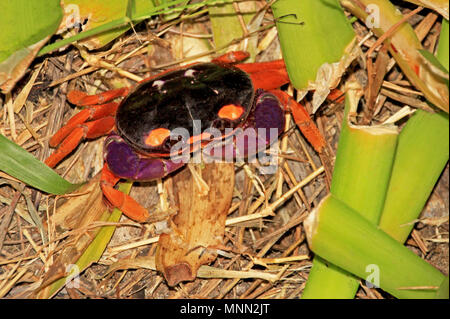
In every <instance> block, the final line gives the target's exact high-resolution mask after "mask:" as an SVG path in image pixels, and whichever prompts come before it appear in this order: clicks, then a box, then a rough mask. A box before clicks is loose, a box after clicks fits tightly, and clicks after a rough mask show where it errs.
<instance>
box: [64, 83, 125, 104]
mask: <svg viewBox="0 0 450 319" xmlns="http://www.w3.org/2000/svg"><path fill="white" fill-rule="evenodd" d="M129 92H130V89H129V88H126V87H124V88H120V89H115V90H109V91H105V92H102V93H99V94H94V95H88V94H86V93H84V92H82V91H78V90H74V91H70V92H69V94H67V99H68V100H69V102H70V103H72V104H75V105H78V106H88V105H95V104H103V103H106V102H108V101H111V100H114V99H116V98H118V97H124V96H127V95H128V93H129Z"/></svg>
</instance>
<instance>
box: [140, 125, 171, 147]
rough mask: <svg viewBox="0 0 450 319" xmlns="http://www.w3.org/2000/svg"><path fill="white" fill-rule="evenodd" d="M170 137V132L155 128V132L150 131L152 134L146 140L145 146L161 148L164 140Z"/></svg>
mask: <svg viewBox="0 0 450 319" xmlns="http://www.w3.org/2000/svg"><path fill="white" fill-rule="evenodd" d="M169 136H170V130H168V129H166V128H163V127H160V128H155V129H154V130H152V131H150V134H148V136H147V138H146V139H145V144H147V145H148V146H154V147H156V146H159V145H161V144H162V143H163V142H164V140H165V139H166V138H167V137H169Z"/></svg>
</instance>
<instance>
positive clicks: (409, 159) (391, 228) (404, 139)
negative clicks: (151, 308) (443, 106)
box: [380, 110, 449, 243]
mask: <svg viewBox="0 0 450 319" xmlns="http://www.w3.org/2000/svg"><path fill="white" fill-rule="evenodd" d="M448 156H449V122H448V114H444V113H443V112H442V113H436V114H431V113H428V112H425V111H422V110H418V111H417V112H416V114H414V115H413V116H412V117H411V118H410V119H409V120H408V123H407V124H406V125H405V127H404V128H403V130H402V132H401V134H400V138H399V144H398V149H397V154H396V158H395V162H394V167H393V170H392V177H391V181H390V184H389V189H388V193H387V197H386V203H385V205H384V209H383V214H382V216H381V220H380V228H381V229H382V230H384V231H385V232H387V233H388V234H389V235H391V236H392V237H393V238H395V239H397V240H398V241H399V242H402V243H403V242H404V241H405V240H406V239H407V237H408V235H409V234H410V232H411V230H412V228H413V227H414V223H412V221H414V220H416V219H417V218H418V217H419V215H420V213H421V211H422V209H423V207H424V206H425V204H426V202H427V199H428V197H429V196H430V194H431V191H432V190H433V187H434V185H435V184H436V182H437V180H438V179H439V176H440V174H441V172H442V170H443V169H444V167H445V165H446V163H447V161H448Z"/></svg>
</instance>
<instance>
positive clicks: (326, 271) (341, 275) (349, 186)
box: [302, 85, 398, 299]
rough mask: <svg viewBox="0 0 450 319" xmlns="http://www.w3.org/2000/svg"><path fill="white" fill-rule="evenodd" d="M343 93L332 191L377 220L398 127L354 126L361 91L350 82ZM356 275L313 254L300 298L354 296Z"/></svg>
mask: <svg viewBox="0 0 450 319" xmlns="http://www.w3.org/2000/svg"><path fill="white" fill-rule="evenodd" d="M350 87H353V89H349V90H348V91H347V95H346V111H345V114H344V121H343V124H342V130H341V136H340V139H339V147H338V150H337V154H336V163H335V167H334V171H333V179H332V182H331V190H330V191H331V193H332V194H333V195H334V196H336V197H337V198H339V199H340V200H341V201H343V202H345V203H346V204H347V205H348V206H350V207H351V208H353V209H354V210H356V211H358V212H359V213H360V214H361V215H362V216H363V217H364V218H366V219H368V220H369V221H370V222H371V223H373V224H374V225H376V224H378V221H379V218H380V215H381V212H382V209H383V204H384V199H385V196H386V190H387V188H388V184H389V177H390V174H391V170H392V163H393V161H394V156H395V150H396V146H397V139H398V129H397V128H396V127H395V126H394V125H379V126H373V127H368V126H356V125H353V124H351V123H350V120H349V116H348V115H349V114H350V113H351V111H350V110H352V109H354V108H355V106H356V105H357V104H358V101H359V96H360V95H361V91H360V90H359V89H358V87H357V86H355V85H351V86H350ZM358 287H359V278H356V277H355V276H353V275H352V274H350V273H348V272H347V271H345V270H343V269H341V268H339V267H337V266H335V265H333V264H332V263H329V262H327V261H326V260H324V259H323V258H320V257H318V256H315V257H314V261H313V267H312V269H311V271H310V274H309V277H308V281H307V283H306V286H305V290H304V291H303V295H302V298H304V299H316V298H327V299H329V298H333V299H338V298H339V299H351V298H354V296H355V294H356V291H357V289H358Z"/></svg>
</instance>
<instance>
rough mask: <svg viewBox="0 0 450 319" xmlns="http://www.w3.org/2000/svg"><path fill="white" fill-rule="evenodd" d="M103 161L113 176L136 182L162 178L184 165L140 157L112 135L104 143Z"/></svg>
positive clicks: (118, 137) (120, 139)
mask: <svg viewBox="0 0 450 319" xmlns="http://www.w3.org/2000/svg"><path fill="white" fill-rule="evenodd" d="M105 161H106V163H107V164H108V167H109V169H110V170H111V171H112V172H113V173H114V174H115V175H117V176H119V177H121V178H126V179H132V180H138V181H149V180H153V179H156V178H162V177H164V176H166V175H168V174H169V173H171V172H173V171H175V170H177V169H178V168H180V167H182V166H183V165H184V164H185V163H183V162H180V163H175V162H173V161H170V160H166V159H161V158H152V157H145V156H141V155H139V154H137V153H136V152H135V151H134V150H133V149H132V148H131V146H129V145H128V144H127V143H125V141H124V140H123V139H122V138H121V137H120V136H118V135H117V134H114V133H113V134H111V135H110V136H108V138H107V139H106V141H105Z"/></svg>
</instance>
